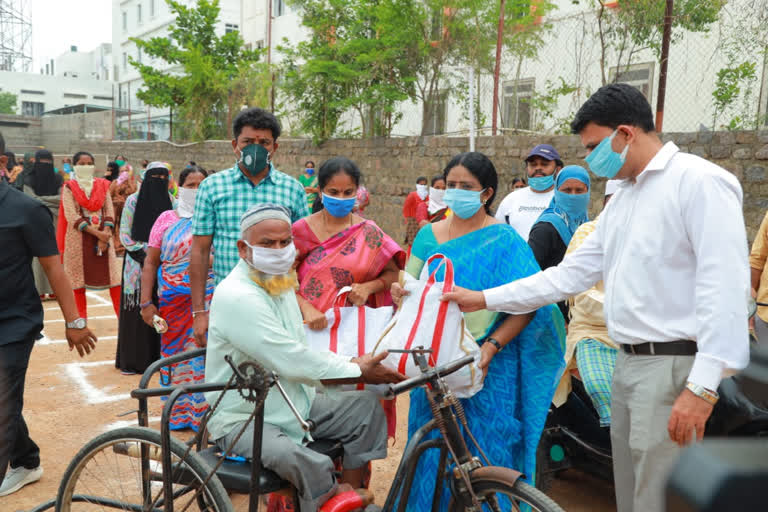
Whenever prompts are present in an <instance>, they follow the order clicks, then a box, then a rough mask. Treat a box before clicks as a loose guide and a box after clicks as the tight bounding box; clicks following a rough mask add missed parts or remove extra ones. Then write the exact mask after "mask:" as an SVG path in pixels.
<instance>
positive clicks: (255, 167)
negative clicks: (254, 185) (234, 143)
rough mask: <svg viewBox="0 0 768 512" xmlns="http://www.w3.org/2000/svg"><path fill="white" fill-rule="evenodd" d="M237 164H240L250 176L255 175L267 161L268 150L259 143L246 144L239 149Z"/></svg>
mask: <svg viewBox="0 0 768 512" xmlns="http://www.w3.org/2000/svg"><path fill="white" fill-rule="evenodd" d="M237 163H238V164H242V165H243V166H244V167H245V169H246V170H247V171H248V174H250V175H251V176H256V175H257V174H259V173H260V172H261V171H263V170H264V168H265V167H266V166H267V164H268V163H269V151H267V148H265V147H264V146H262V145H261V144H248V145H247V146H245V147H244V148H243V149H242V150H241V151H240V159H239V160H238V161H237Z"/></svg>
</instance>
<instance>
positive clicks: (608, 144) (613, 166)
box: [584, 130, 629, 180]
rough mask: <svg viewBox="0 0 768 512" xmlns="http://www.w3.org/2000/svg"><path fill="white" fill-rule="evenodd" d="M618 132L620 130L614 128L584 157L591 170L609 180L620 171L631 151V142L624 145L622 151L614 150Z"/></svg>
mask: <svg viewBox="0 0 768 512" xmlns="http://www.w3.org/2000/svg"><path fill="white" fill-rule="evenodd" d="M617 132H618V130H613V133H612V134H610V135H609V136H608V137H606V138H604V139H603V140H602V141H600V144H598V145H597V147H596V148H595V149H593V150H592V152H591V153H590V154H589V155H588V156H587V158H585V159H584V160H585V161H586V162H587V165H589V170H590V171H592V172H593V173H595V174H596V175H597V176H601V177H603V178H608V179H609V180H610V179H613V178H614V177H615V176H616V175H617V174H618V173H619V171H620V170H621V168H622V166H623V165H624V162H626V160H627V151H629V144H627V145H626V146H624V149H623V150H622V151H621V153H617V152H615V151H614V150H613V146H612V143H613V139H614V137H616V133H617Z"/></svg>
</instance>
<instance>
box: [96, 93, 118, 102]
mask: <svg viewBox="0 0 768 512" xmlns="http://www.w3.org/2000/svg"><path fill="white" fill-rule="evenodd" d="M93 99H95V100H104V101H112V100H113V99H114V98H112V96H96V95H95V94H94V95H93Z"/></svg>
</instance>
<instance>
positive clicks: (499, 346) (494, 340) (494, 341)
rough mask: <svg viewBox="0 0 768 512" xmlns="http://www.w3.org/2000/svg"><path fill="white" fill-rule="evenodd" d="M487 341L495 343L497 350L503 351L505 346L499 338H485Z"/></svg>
mask: <svg viewBox="0 0 768 512" xmlns="http://www.w3.org/2000/svg"><path fill="white" fill-rule="evenodd" d="M485 342H486V343H490V344H491V345H493V346H494V347H496V351H497V352H501V351H502V349H503V348H504V345H502V344H501V343H499V340H497V339H495V338H488V339H486V340H485Z"/></svg>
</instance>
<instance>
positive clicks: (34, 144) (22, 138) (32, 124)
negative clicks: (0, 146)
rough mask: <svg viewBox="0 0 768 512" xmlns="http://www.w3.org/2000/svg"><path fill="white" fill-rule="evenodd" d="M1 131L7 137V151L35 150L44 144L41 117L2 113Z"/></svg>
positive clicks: (0, 118)
mask: <svg viewBox="0 0 768 512" xmlns="http://www.w3.org/2000/svg"><path fill="white" fill-rule="evenodd" d="M0 133H2V134H3V138H4V139H5V147H6V151H13V152H14V153H24V152H26V151H35V150H36V149H38V148H39V147H40V146H41V145H42V144H43V133H42V123H41V122H40V118H39V117H25V116H13V115H7V114H0Z"/></svg>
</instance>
